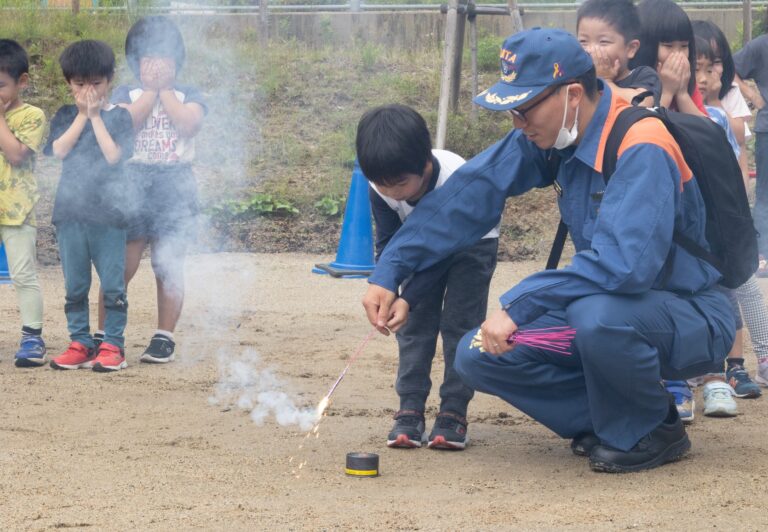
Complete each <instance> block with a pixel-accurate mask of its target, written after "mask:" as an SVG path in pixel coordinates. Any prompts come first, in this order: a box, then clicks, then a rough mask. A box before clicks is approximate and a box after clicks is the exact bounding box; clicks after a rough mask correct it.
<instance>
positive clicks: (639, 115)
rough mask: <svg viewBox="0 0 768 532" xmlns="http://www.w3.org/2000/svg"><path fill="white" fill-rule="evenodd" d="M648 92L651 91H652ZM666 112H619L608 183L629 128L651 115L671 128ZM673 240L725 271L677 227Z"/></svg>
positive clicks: (608, 151) (607, 161) (606, 163)
mask: <svg viewBox="0 0 768 532" xmlns="http://www.w3.org/2000/svg"><path fill="white" fill-rule="evenodd" d="M648 92H649V93H650V91H648ZM647 95H648V94H645V93H643V94H638V95H637V96H635V98H641V97H642V98H645V97H646V96H647ZM633 101H634V99H633ZM665 113H666V110H665V109H660V110H659V112H655V111H652V110H650V109H647V108H644V107H629V108H627V109H624V110H623V111H622V112H621V113H619V116H617V117H616V122H615V123H614V125H613V128H612V129H611V132H610V133H609V134H608V140H607V141H606V143H605V152H604V153H603V179H605V183H606V184H608V180H609V179H610V177H611V175H613V172H614V171H615V170H616V161H617V159H618V153H619V146H621V143H622V141H623V140H624V136H625V135H626V133H627V131H629V128H630V127H632V124H634V123H635V122H637V121H639V120H642V119H643V118H647V117H649V116H650V117H656V118H658V119H659V120H661V121H662V122H663V123H664V127H666V128H667V129H669V127H670V126H669V125H668V120H667V119H666V115H665ZM674 133H675V132H674V131H670V134H672V136H673V137H674V136H675V135H674ZM681 149H682V147H681ZM672 240H673V241H674V242H675V243H676V244H677V245H679V246H680V247H681V248H683V249H684V250H685V251H687V252H688V253H690V254H691V255H693V256H694V257H697V258H700V259H702V260H705V261H707V262H708V263H710V264H711V265H713V266H714V267H715V268H717V269H718V270H719V271H721V272H722V271H724V270H723V266H722V261H721V260H720V259H719V258H718V257H716V256H715V255H713V254H712V253H710V252H709V251H707V250H706V249H705V248H703V247H702V246H700V245H699V244H697V243H696V242H695V241H694V240H692V239H690V238H688V237H687V236H685V235H684V234H683V233H681V232H680V231H678V230H677V229H675V230H674V232H673V233H672ZM665 284H666V281H665Z"/></svg>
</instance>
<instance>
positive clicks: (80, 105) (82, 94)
mask: <svg viewBox="0 0 768 532" xmlns="http://www.w3.org/2000/svg"><path fill="white" fill-rule="evenodd" d="M87 95H88V89H87V88H86V87H80V89H79V90H78V91H77V92H76V93H75V105H76V106H77V111H78V112H79V113H80V114H81V115H86V116H88V99H87Z"/></svg>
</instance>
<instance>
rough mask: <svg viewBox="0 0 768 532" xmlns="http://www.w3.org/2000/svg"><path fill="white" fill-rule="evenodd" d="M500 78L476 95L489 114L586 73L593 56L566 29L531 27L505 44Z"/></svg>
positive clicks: (525, 100) (500, 55) (501, 59)
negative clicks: (489, 110) (489, 111)
mask: <svg viewBox="0 0 768 532" xmlns="http://www.w3.org/2000/svg"><path fill="white" fill-rule="evenodd" d="M499 57H500V62H501V79H500V80H499V81H498V82H497V83H496V84H495V85H493V86H492V87H490V88H489V89H486V90H484V91H483V92H481V93H480V94H478V95H477V96H476V97H475V99H474V102H475V103H476V104H478V105H482V106H483V107H485V108H487V109H491V110H492V111H506V110H508V109H514V108H515V107H517V106H519V105H522V104H524V103H525V102H527V101H529V100H530V99H532V98H535V97H536V96H537V95H538V94H539V93H541V91H543V90H544V89H546V88H547V87H549V86H551V85H558V84H560V83H564V82H565V81H568V80H572V79H574V78H577V77H578V76H580V75H582V74H585V73H586V72H587V71H588V70H589V69H591V68H592V67H593V63H592V57H590V55H589V54H588V53H587V52H585V51H584V49H583V48H582V47H581V45H580V44H579V41H577V40H576V37H574V36H573V35H571V34H570V33H568V32H567V31H565V30H560V29H551V28H532V29H530V30H526V31H521V32H519V33H515V34H514V35H512V36H511V37H509V38H507V40H506V41H504V44H503V45H502V46H501V53H500V54H499Z"/></svg>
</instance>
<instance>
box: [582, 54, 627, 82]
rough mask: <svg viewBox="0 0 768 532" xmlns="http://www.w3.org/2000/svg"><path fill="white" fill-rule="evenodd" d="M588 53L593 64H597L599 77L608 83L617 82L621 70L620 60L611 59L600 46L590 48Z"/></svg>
mask: <svg viewBox="0 0 768 532" xmlns="http://www.w3.org/2000/svg"><path fill="white" fill-rule="evenodd" d="M586 51H587V53H588V54H589V55H591V56H592V62H593V63H594V64H595V70H596V72H597V77H598V78H603V79H606V80H608V81H615V80H616V78H617V77H618V76H619V70H620V68H621V64H620V63H619V60H618V58H617V59H611V58H610V57H609V56H608V54H607V53H606V52H605V50H604V49H603V48H602V47H600V46H589V47H588V48H587V49H586Z"/></svg>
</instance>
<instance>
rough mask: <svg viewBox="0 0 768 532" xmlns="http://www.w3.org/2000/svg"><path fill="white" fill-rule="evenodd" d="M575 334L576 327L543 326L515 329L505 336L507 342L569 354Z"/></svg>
mask: <svg viewBox="0 0 768 532" xmlns="http://www.w3.org/2000/svg"><path fill="white" fill-rule="evenodd" d="M575 336H576V329H574V328H573V327H568V326H561V327H545V328H542V329H527V330H524V331H517V332H515V333H514V334H512V335H511V336H510V337H509V338H507V342H509V343H511V344H520V345H528V346H531V347H535V348H538V349H545V350H547V351H552V352H554V353H559V354H561V355H564V356H571V341H572V340H573V338H574V337H575Z"/></svg>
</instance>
